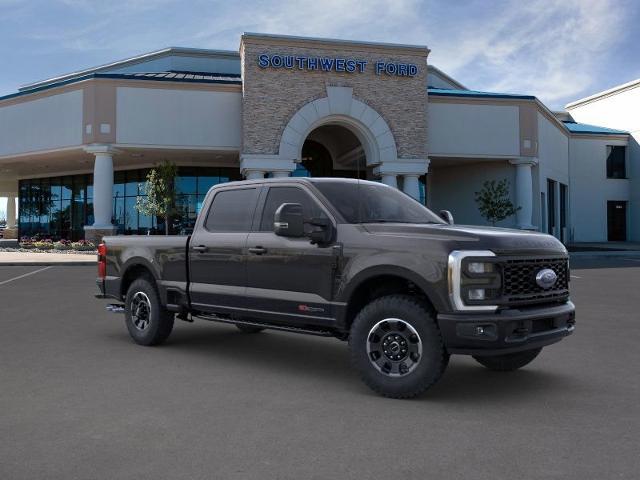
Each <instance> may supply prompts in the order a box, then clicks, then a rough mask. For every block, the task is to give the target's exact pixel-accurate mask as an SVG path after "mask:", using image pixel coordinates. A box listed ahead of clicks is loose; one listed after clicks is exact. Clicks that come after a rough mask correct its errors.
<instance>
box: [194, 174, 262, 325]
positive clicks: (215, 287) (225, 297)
mask: <svg viewBox="0 0 640 480" xmlns="http://www.w3.org/2000/svg"><path fill="white" fill-rule="evenodd" d="M260 188H261V187H260V186H259V185H258V186H249V187H247V188H237V187H234V188H228V189H224V188H221V189H219V190H217V191H216V192H215V193H214V196H213V198H212V200H211V202H210V203H209V206H208V211H207V212H205V211H203V212H202V214H201V217H200V218H198V221H197V223H196V227H195V231H194V233H193V235H192V237H191V241H190V243H189V279H190V282H191V283H190V287H189V293H190V295H191V304H192V306H193V308H195V309H197V310H203V311H208V312H219V313H235V312H239V311H241V310H243V309H244V298H245V297H244V296H245V289H246V282H247V268H246V250H245V247H246V241H247V236H248V235H249V231H250V229H251V224H252V221H253V215H254V213H255V209H256V205H257V201H258V196H259V192H260ZM205 208H206V205H205Z"/></svg>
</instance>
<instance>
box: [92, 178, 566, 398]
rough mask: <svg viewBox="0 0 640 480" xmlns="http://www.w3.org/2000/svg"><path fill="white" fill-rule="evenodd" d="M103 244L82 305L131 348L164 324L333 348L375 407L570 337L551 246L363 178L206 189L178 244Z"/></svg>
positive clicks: (556, 251)
mask: <svg viewBox="0 0 640 480" xmlns="http://www.w3.org/2000/svg"><path fill="white" fill-rule="evenodd" d="M103 242H104V243H102V244H101V245H100V247H99V250H98V260H99V261H98V272H99V276H98V279H97V284H98V287H99V289H100V292H101V293H100V294H99V295H98V296H99V297H101V298H114V299H117V300H118V302H119V303H116V304H111V305H110V306H109V307H108V308H110V309H111V310H114V311H121V312H124V314H125V324H126V327H127V329H128V331H129V333H130V335H131V337H132V338H133V340H134V341H135V342H136V343H138V344H140V345H157V344H160V343H162V342H164V341H165V340H166V339H167V337H169V335H170V333H171V330H172V328H173V324H174V319H175V318H178V319H180V320H185V321H193V319H202V320H213V321H217V322H226V323H231V324H235V325H236V326H237V328H238V329H239V330H240V331H241V332H244V333H257V332H260V331H262V330H264V329H276V330H285V331H289V332H296V333H306V334H312V335H321V336H331V337H336V338H338V339H340V340H345V341H348V344H349V349H350V355H351V361H352V364H353V366H354V367H355V369H357V370H358V371H359V373H360V376H361V377H362V379H363V381H364V382H365V383H366V384H367V385H368V386H369V387H370V388H372V389H373V390H374V391H376V392H378V393H379V394H382V395H384V396H387V397H393V398H409V397H414V396H416V395H418V394H420V393H422V392H424V391H425V390H426V389H428V388H429V387H430V386H432V385H434V384H435V383H436V382H437V381H438V380H439V378H440V377H441V376H442V374H443V372H444V371H445V368H446V367H447V364H448V362H449V356H450V355H452V354H464V355H472V356H473V358H474V359H475V360H477V361H478V362H479V363H480V364H482V365H483V366H485V367H487V368H489V369H491V370H496V371H511V370H516V369H518V368H520V367H523V366H525V365H527V364H528V363H530V362H531V361H532V360H533V359H534V358H536V356H538V354H539V353H540V351H541V350H542V348H543V347H545V346H547V345H551V344H553V343H555V342H558V341H560V340H561V339H562V338H564V337H565V336H567V335H569V334H571V333H572V332H573V330H574V328H575V307H574V305H573V303H571V301H569V278H570V275H569V262H568V256H567V250H566V249H565V247H564V246H563V245H562V243H560V242H559V241H558V240H556V239H555V238H553V237H552V236H549V235H545V234H540V233H535V232H529V231H522V230H508V229H502V228H483V227H472V226H458V225H454V224H453V219H452V217H451V215H450V213H449V212H447V211H443V212H441V215H437V214H435V213H433V212H431V211H430V210H429V209H427V208H426V207H425V206H423V205H422V204H421V203H419V202H417V201H415V200H414V199H412V198H411V197H409V196H408V195H406V194H404V193H402V192H401V191H399V190H397V189H395V188H392V187H389V186H386V185H384V184H381V183H377V182H369V181H363V180H352V179H337V178H278V179H261V180H251V181H242V182H230V183H225V184H220V185H216V186H215V187H213V188H212V189H211V190H210V191H209V192H208V194H207V196H206V198H205V200H204V203H203V205H202V210H201V212H200V214H199V216H198V218H197V221H196V224H195V226H194V231H193V233H192V234H191V235H190V236H110V237H105V238H104V240H103Z"/></svg>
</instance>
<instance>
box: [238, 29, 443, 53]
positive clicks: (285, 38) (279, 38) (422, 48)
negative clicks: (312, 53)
mask: <svg viewBox="0 0 640 480" xmlns="http://www.w3.org/2000/svg"><path fill="white" fill-rule="evenodd" d="M245 39H249V40H251V39H267V40H273V41H275V42H292V41H293V42H295V41H300V42H306V43H318V44H327V43H329V44H334V45H353V46H359V47H365V48H373V49H375V48H384V49H386V48H389V49H406V50H414V51H419V52H421V53H423V54H427V55H428V54H429V52H430V51H431V50H429V48H428V47H427V46H426V45H412V44H404V43H388V42H368V41H361V40H341V39H339V38H323V37H301V36H297V35H278V34H274V33H256V32H244V33H243V34H242V36H241V37H240V42H241V43H242V42H243V41H244V40H245Z"/></svg>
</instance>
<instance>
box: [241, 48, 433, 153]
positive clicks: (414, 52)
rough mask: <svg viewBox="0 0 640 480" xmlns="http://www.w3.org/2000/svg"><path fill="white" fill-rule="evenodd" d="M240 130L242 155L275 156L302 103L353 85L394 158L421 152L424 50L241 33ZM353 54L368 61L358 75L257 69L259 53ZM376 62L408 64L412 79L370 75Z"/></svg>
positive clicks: (424, 126) (424, 124) (424, 132)
mask: <svg viewBox="0 0 640 480" xmlns="http://www.w3.org/2000/svg"><path fill="white" fill-rule="evenodd" d="M240 53H241V58H242V62H243V63H242V65H243V100H242V102H243V103H242V113H243V131H242V151H243V153H245V154H264V155H275V154H277V153H278V149H279V144H280V138H281V135H282V132H283V130H284V128H285V126H286V125H287V123H288V121H289V119H290V118H291V117H292V116H293V114H294V113H295V112H296V111H298V110H299V109H300V108H301V107H303V106H304V105H305V104H307V103H309V102H311V101H313V100H316V99H319V98H323V97H326V96H327V86H343V87H351V88H353V98H355V99H357V100H360V101H362V102H364V103H366V104H367V105H368V106H369V107H371V108H372V109H374V110H375V111H377V112H378V113H379V114H380V115H381V116H382V117H383V119H384V120H385V121H386V122H387V124H388V125H389V127H390V129H391V132H392V134H393V136H394V139H395V142H396V145H397V149H398V157H400V158H426V155H427V146H426V138H427V117H426V111H427V91H426V86H427V78H426V76H427V55H428V50H427V49H426V48H422V49H419V48H407V47H397V48H393V47H376V46H373V45H366V44H357V43H349V42H345V43H332V44H323V43H322V42H318V41H313V40H310V41H307V40H299V41H291V40H287V41H286V42H284V41H283V42H278V41H274V40H273V39H272V38H256V37H248V38H247V37H246V36H245V37H243V41H242V45H241V51H240ZM263 53H266V54H276V53H277V54H282V55H295V56H313V57H322V56H326V57H331V58H336V57H339V58H340V57H341V58H356V59H361V60H366V61H368V64H367V68H366V70H365V72H364V73H346V72H345V73H340V72H334V71H332V72H324V71H307V70H298V69H296V68H294V69H286V68H280V69H273V68H264V69H263V68H260V67H259V66H258V56H259V55H260V54H263ZM376 61H386V62H401V63H413V64H416V65H417V66H418V73H417V75H416V76H414V77H396V76H387V75H385V74H381V75H376V73H375V68H374V64H375V62H376Z"/></svg>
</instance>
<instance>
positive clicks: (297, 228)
mask: <svg viewBox="0 0 640 480" xmlns="http://www.w3.org/2000/svg"><path fill="white" fill-rule="evenodd" d="M273 231H274V233H275V234H276V235H279V236H281V237H303V236H304V215H303V213H302V205H300V204H299V203H283V204H282V205H280V206H279V207H278V209H277V210H276V213H275V215H274V216H273Z"/></svg>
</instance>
